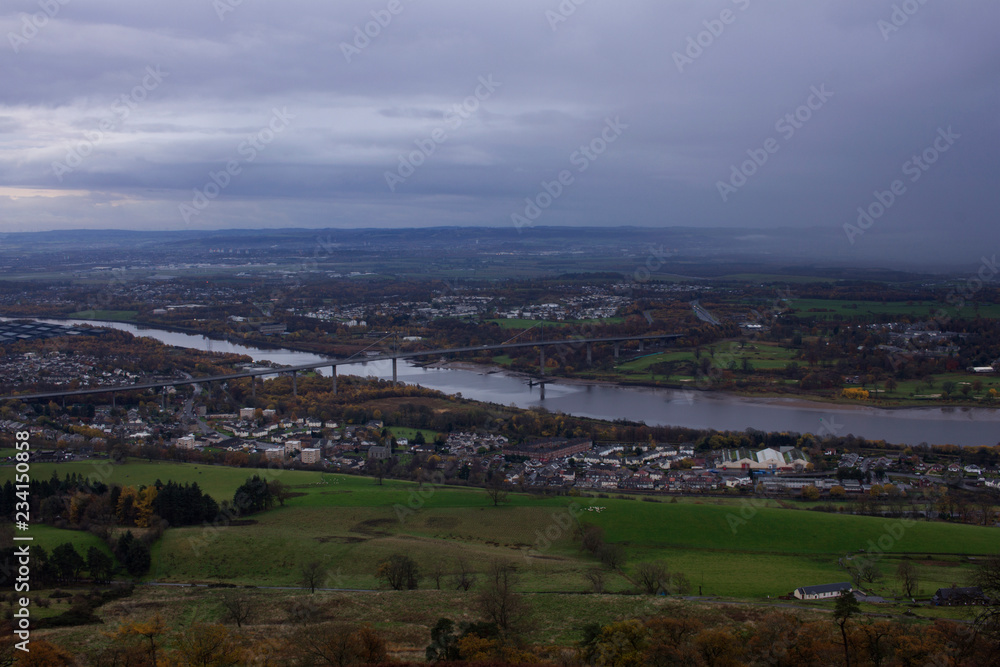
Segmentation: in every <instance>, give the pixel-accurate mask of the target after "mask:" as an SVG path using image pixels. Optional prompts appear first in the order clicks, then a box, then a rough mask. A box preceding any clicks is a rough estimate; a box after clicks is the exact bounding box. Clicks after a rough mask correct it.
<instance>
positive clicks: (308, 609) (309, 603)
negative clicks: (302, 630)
mask: <svg viewBox="0 0 1000 667" xmlns="http://www.w3.org/2000/svg"><path fill="white" fill-rule="evenodd" d="M284 606H285V613H287V614H288V621H289V623H294V624H303V623H316V622H318V621H319V620H320V618H321V617H322V616H323V613H322V609H321V608H320V606H319V604H318V603H317V602H315V601H314V599H313V598H303V597H296V598H292V599H291V600H289V601H288V602H286V603H285V605H284Z"/></svg>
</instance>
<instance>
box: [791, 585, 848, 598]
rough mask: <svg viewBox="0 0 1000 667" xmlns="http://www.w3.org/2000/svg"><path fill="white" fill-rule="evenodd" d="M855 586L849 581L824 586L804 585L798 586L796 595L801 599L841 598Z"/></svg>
mask: <svg viewBox="0 0 1000 667" xmlns="http://www.w3.org/2000/svg"><path fill="white" fill-rule="evenodd" d="M853 590H854V588H853V587H852V586H851V585H850V584H849V583H847V582H844V583H840V584H823V585H822V586H803V587H802V588H796V589H795V593H793V595H795V597H797V598H798V599H800V600H829V599H830V598H839V597H840V596H841V595H842V594H843V593H844V592H845V591H846V592H848V593H850V592H851V591H853Z"/></svg>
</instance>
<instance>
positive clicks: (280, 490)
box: [267, 479, 292, 507]
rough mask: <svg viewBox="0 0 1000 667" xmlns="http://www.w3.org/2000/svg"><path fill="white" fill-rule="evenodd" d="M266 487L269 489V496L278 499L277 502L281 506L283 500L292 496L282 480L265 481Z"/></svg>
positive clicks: (283, 504) (283, 503)
mask: <svg viewBox="0 0 1000 667" xmlns="http://www.w3.org/2000/svg"><path fill="white" fill-rule="evenodd" d="M267 488H268V489H269V490H270V491H271V496H272V497H273V498H274V499H275V500H277V501H278V504H279V505H281V506H282V507H284V506H285V501H286V500H288V499H289V498H291V497H292V492H291V490H289V488H288V487H287V486H285V484H284V483H283V482H280V481H278V480H276V479H275V480H271V481H270V482H268V483H267Z"/></svg>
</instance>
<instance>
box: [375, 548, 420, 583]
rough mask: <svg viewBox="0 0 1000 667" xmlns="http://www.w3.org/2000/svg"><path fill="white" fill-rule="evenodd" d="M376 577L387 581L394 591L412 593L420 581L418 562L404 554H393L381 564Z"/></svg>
mask: <svg viewBox="0 0 1000 667" xmlns="http://www.w3.org/2000/svg"><path fill="white" fill-rule="evenodd" d="M375 576H376V577H378V578H379V579H382V580H383V581H385V583H386V584H388V585H389V587H390V588H392V589H393V590H394V591H401V590H403V589H407V590H411V591H412V590H413V589H415V588H416V587H417V584H418V583H419V581H420V571H419V569H418V568H417V563H416V561H414V560H413V559H412V558H410V557H409V556H404V555H403V554H393V555H391V556H389V557H388V558H387V559H385V560H384V561H382V562H381V563H379V564H378V569H377V570H376V571H375Z"/></svg>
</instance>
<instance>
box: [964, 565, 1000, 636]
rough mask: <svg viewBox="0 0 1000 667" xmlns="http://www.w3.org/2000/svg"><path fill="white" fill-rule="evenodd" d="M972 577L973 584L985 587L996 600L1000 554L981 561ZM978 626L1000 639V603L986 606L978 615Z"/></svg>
mask: <svg viewBox="0 0 1000 667" xmlns="http://www.w3.org/2000/svg"><path fill="white" fill-rule="evenodd" d="M970 579H971V582H970V583H971V584H972V585H973V586H979V587H980V588H981V589H983V593H985V594H986V595H989V596H991V597H992V598H993V599H994V601H995V600H996V599H997V598H1000V554H995V555H993V556H990V557H988V558H986V559H985V560H983V561H982V562H980V563H979V565H977V566H976V569H975V570H974V571H973V573H972V576H971V577H970ZM976 626H977V627H978V628H980V629H981V630H983V631H984V632H985V633H986V634H988V635H990V636H991V637H993V638H994V640H1000V605H998V604H992V605H988V606H986V607H984V608H983V611H982V612H980V614H979V615H978V616H976Z"/></svg>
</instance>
